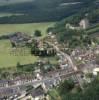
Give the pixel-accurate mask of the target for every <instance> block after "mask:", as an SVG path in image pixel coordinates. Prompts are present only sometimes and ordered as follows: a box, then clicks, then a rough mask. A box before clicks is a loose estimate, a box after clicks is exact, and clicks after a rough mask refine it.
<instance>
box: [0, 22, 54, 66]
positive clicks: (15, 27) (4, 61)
mask: <svg viewBox="0 0 99 100" xmlns="http://www.w3.org/2000/svg"><path fill="white" fill-rule="evenodd" d="M53 24H54V23H31V24H0V35H4V34H13V33H14V32H25V33H27V34H29V35H32V34H33V32H34V31H35V30H36V29H39V30H41V31H42V35H43V36H46V34H47V33H46V29H47V28H48V27H50V26H53ZM11 50H12V48H11V44H10V41H9V40H0V68H8V67H15V66H16V65H17V63H18V62H19V63H20V64H30V63H34V62H35V61H37V59H38V57H35V56H33V55H31V54H30V52H29V50H28V49H27V50H26V49H24V50H25V52H27V54H26V55H24V54H18V55H14V54H13V53H11V52H12V51H11Z"/></svg>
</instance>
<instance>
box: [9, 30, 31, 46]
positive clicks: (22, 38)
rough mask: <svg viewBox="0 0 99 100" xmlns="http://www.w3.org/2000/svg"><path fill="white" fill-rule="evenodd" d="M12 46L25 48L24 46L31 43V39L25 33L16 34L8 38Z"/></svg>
mask: <svg viewBox="0 0 99 100" xmlns="http://www.w3.org/2000/svg"><path fill="white" fill-rule="evenodd" d="M10 41H11V44H12V46H14V47H17V46H25V45H26V44H29V43H32V38H31V37H30V36H28V35H27V34H25V33H22V32H16V33H15V34H13V35H12V36H11V37H10Z"/></svg>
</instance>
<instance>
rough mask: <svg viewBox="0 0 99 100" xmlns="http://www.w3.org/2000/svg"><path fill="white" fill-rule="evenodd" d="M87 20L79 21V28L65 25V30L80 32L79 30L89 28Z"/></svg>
mask: <svg viewBox="0 0 99 100" xmlns="http://www.w3.org/2000/svg"><path fill="white" fill-rule="evenodd" d="M89 25H90V24H89V20H88V19H87V18H84V19H82V20H81V21H80V23H79V26H73V25H71V24H69V23H67V24H66V29H68V28H69V29H72V30H81V29H87V28H88V27H89Z"/></svg>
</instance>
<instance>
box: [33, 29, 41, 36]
mask: <svg viewBox="0 0 99 100" xmlns="http://www.w3.org/2000/svg"><path fill="white" fill-rule="evenodd" d="M34 36H35V37H40V36H42V34H41V31H40V30H35V32H34Z"/></svg>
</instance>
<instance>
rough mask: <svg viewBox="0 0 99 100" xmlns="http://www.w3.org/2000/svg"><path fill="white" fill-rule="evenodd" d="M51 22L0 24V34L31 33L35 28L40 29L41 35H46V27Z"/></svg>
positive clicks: (51, 23)
mask: <svg viewBox="0 0 99 100" xmlns="http://www.w3.org/2000/svg"><path fill="white" fill-rule="evenodd" d="M53 25H54V23H53V22H48V23H47V22H46V23H28V24H0V35H3V34H11V33H14V32H25V33H27V34H30V35H32V34H33V32H34V31H35V30H36V29H39V30H41V32H42V35H43V36H45V35H46V29H47V28H48V27H50V26H53Z"/></svg>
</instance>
